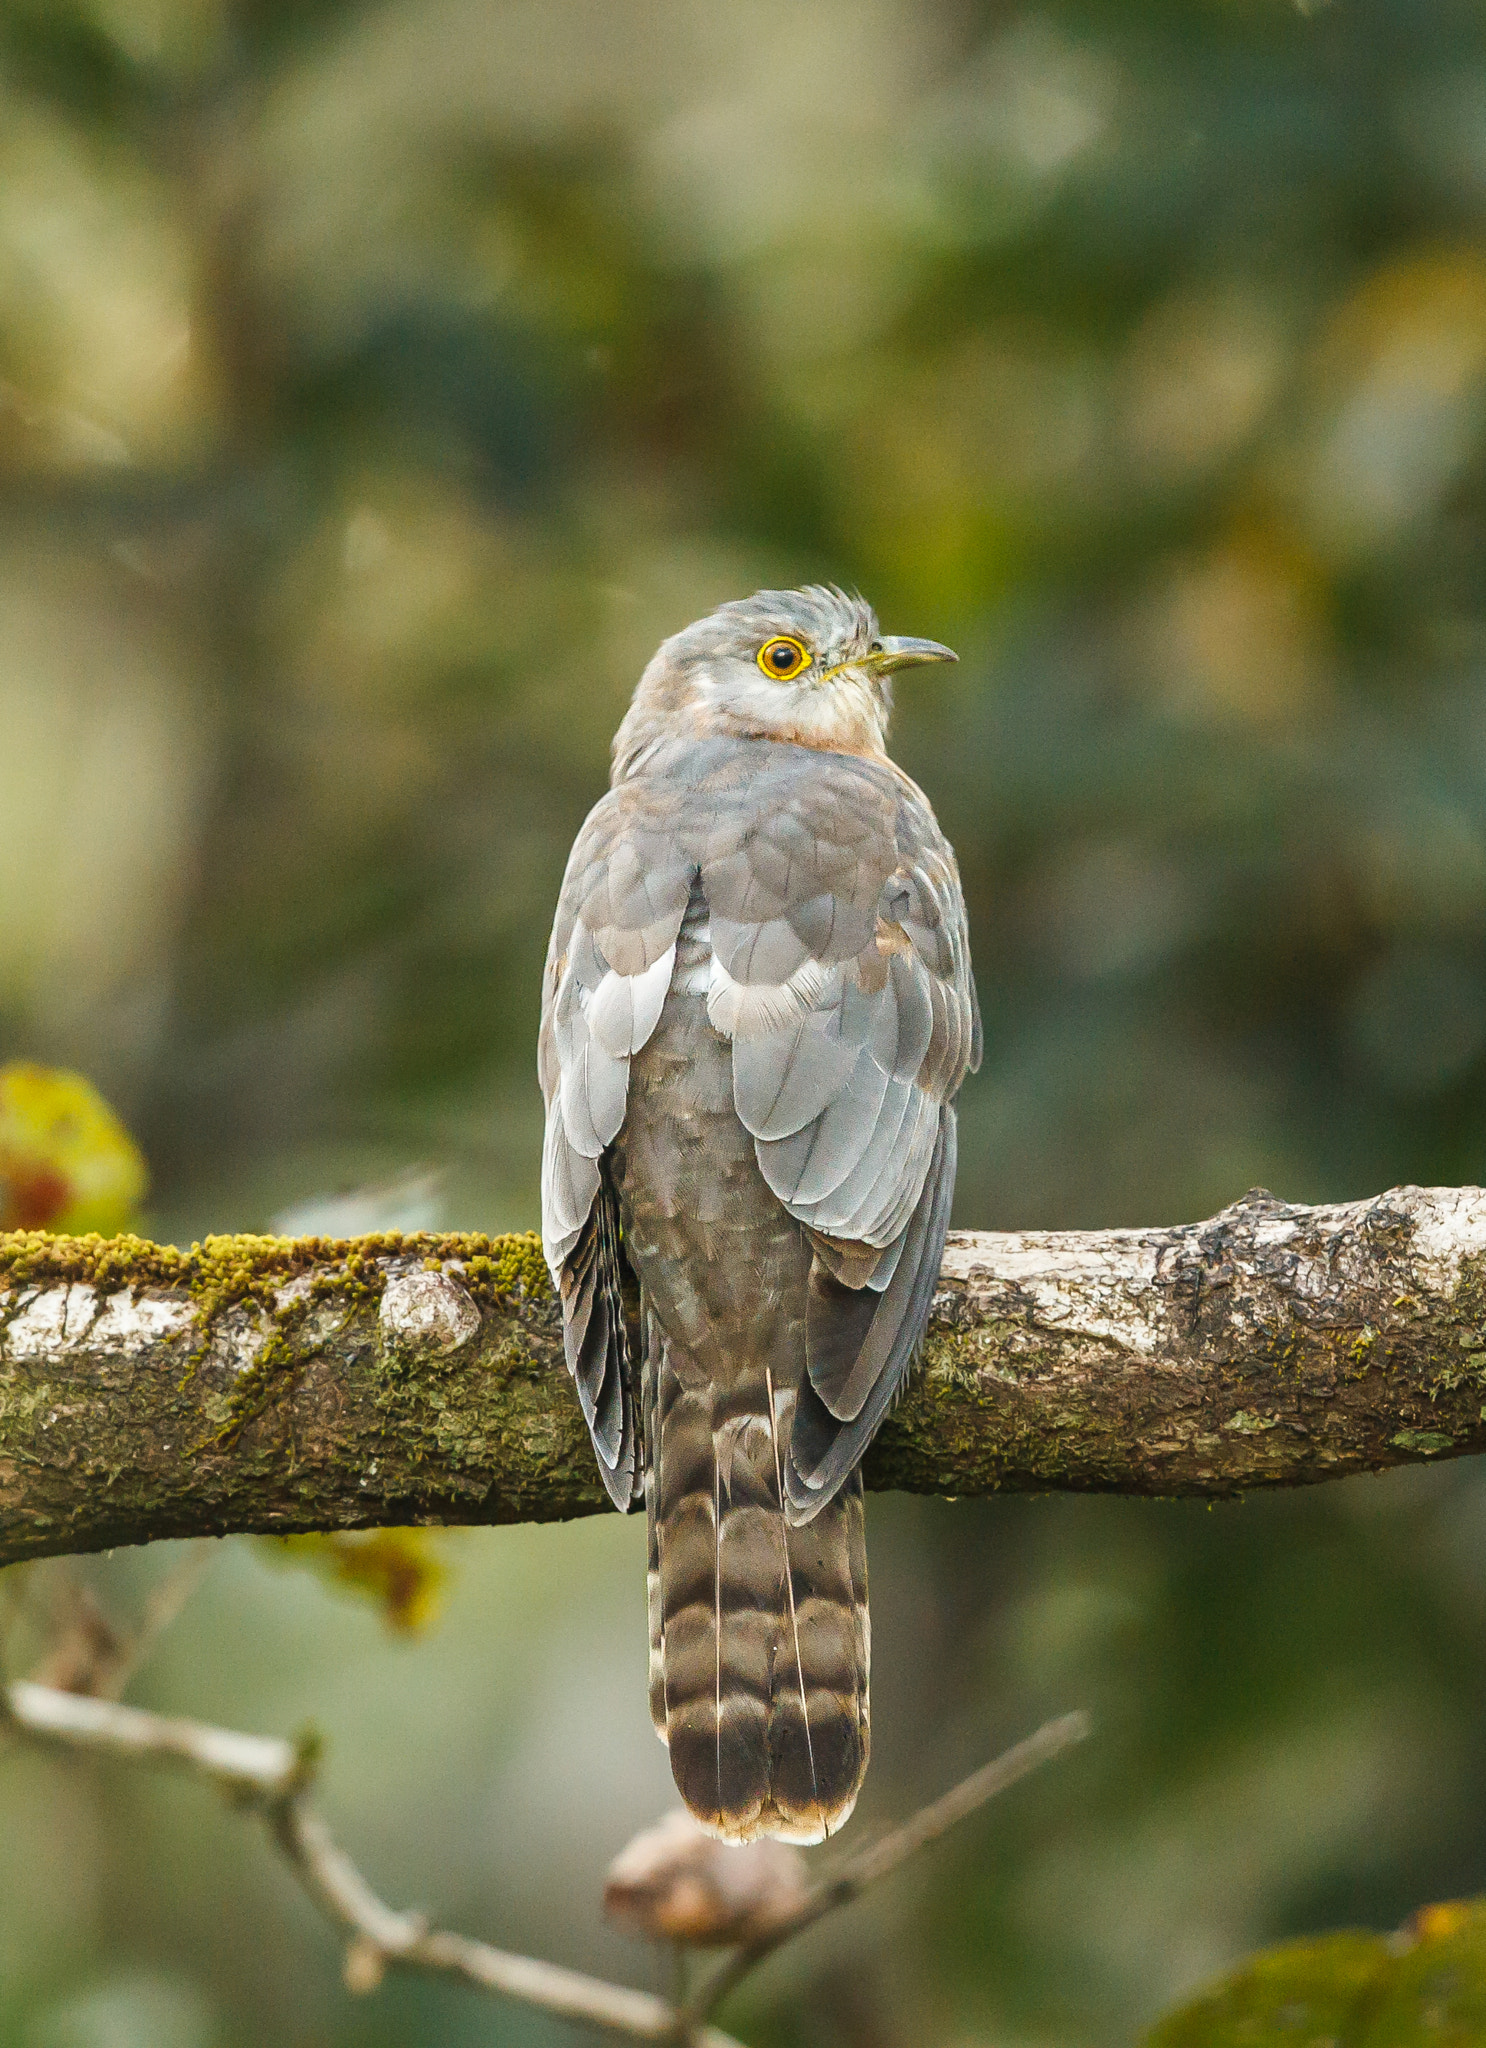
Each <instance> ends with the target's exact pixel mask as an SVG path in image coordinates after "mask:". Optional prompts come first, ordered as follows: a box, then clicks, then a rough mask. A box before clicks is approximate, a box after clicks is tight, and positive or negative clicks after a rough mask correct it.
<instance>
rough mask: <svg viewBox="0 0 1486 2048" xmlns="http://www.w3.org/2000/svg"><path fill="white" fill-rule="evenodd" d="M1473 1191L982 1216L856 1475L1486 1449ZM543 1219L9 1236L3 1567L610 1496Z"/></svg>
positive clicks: (1412, 1459) (1301, 1467)
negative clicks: (563, 1328)
mask: <svg viewBox="0 0 1486 2048" xmlns="http://www.w3.org/2000/svg"><path fill="white" fill-rule="evenodd" d="M1483 1417H1486V1192H1483V1191H1482V1190H1481V1189H1479V1188H1460V1189H1454V1188H1444V1189H1441V1188H1434V1189H1420V1188H1397V1189H1395V1190H1393V1192H1392V1193H1391V1194H1387V1195H1383V1196H1380V1197H1378V1198H1377V1199H1376V1200H1374V1201H1367V1202H1354V1203H1349V1204H1345V1205H1339V1206H1334V1207H1327V1208H1315V1209H1308V1208H1292V1207H1289V1206H1287V1205H1286V1204H1284V1203H1282V1202H1278V1201H1275V1200H1274V1199H1273V1198H1272V1197H1271V1196H1269V1195H1266V1194H1265V1193H1263V1191H1262V1190H1256V1191H1254V1192H1253V1193H1251V1194H1250V1195H1248V1196H1246V1197H1245V1198H1244V1200H1243V1201H1241V1202H1238V1203H1236V1204H1234V1206H1233V1207H1232V1208H1230V1209H1226V1210H1224V1211H1223V1213H1222V1214H1221V1215H1220V1216H1217V1217H1215V1218H1214V1219H1213V1220H1212V1221H1211V1222H1209V1223H1201V1224H1192V1225H1186V1226H1182V1227H1179V1228H1176V1229H1169V1230H1123V1231H1090V1232H1058V1233H1034V1232H1025V1233H1006V1234H1002V1233H962V1234H958V1235H956V1236H954V1237H953V1238H952V1239H951V1240H950V1245H949V1249H948V1251H947V1253H946V1256H945V1261H944V1268H943V1274H942V1280H941V1286H940V1290H939V1293H938V1295H937V1297H936V1299H935V1303H934V1313H933V1319H932V1322H931V1324H930V1329H929V1334H928V1337H927V1339H926V1341H925V1345H924V1359H923V1364H922V1366H921V1368H920V1370H919V1371H918V1373H917V1374H916V1375H915V1378H914V1380H913V1383H912V1385H911V1386H910V1388H909V1391H908V1393H907V1394H906V1396H905V1397H904V1399H903V1400H902V1402H901V1403H900V1404H899V1407H898V1409H897V1411H896V1413H895V1414H894V1415H893V1416H892V1417H891V1418H890V1420H889V1421H888V1423H887V1424H886V1426H885V1427H884V1429H883V1431H882V1434H881V1437H880V1438H879V1440H878V1443H877V1444H876V1446H875V1447H874V1449H873V1451H872V1453H871V1456H870V1458H869V1460H868V1465H867V1480H868V1484H869V1485H871V1486H874V1487H879V1488H884V1487H901V1488H906V1489H909V1490H911V1491H914V1492H921V1493H944V1494H977V1493H989V1492H994V1491H996V1490H1007V1489H1021V1490H1026V1489H1032V1490H1037V1491H1044V1490H1050V1489H1063V1490H1071V1491H1079V1492H1085V1491H1095V1492H1115V1493H1141V1494H1167V1495H1173V1494H1203V1495H1208V1496H1217V1495H1225V1494H1234V1493H1239V1492H1244V1491H1247V1490H1250V1489H1252V1488H1255V1487H1260V1486H1298V1485H1304V1484H1308V1483H1309V1482H1311V1481H1314V1480H1318V1479H1329V1478H1336V1477H1340V1476H1341V1475H1343V1474H1345V1473H1351V1472H1362V1471H1377V1470H1380V1469H1381V1468H1383V1467H1385V1466H1389V1465H1401V1464H1412V1463H1417V1462H1419V1461H1421V1460H1431V1459H1437V1458H1445V1457H1457V1456H1460V1455H1462V1454H1463V1453H1466V1452H1472V1451H1479V1450H1486V1420H1483ZM606 1504H607V1503H606V1501H605V1497H604V1494H603V1491H602V1489H601V1487H600V1486H599V1483H598V1479H597V1475H596V1472H595V1469H594V1464H593V1456H592V1453H591V1451H590V1449H589V1446H588V1441H587V1438H586V1436H585V1433H584V1429H583V1423H582V1419H581V1417H580V1415H579V1413H578V1408H577V1403H576V1401H575V1399H574V1397H573V1394H572V1390H571V1388H570V1385H569V1382H568V1379H567V1376H566V1374H565V1372H564V1371H563V1367H562V1342H561V1333H560V1327H559V1319H558V1314H557V1307H556V1304H555V1302H554V1300H553V1297H552V1291H551V1287H550V1285H549V1283H548V1279H547V1274H546V1269H545V1267H544V1266H543V1264H542V1260H541V1253H540V1249H539V1246H538V1244H537V1241H536V1239H535V1238H533V1237H529V1236H516V1237H503V1238H485V1237H466V1236H445V1237H416V1238H404V1237H397V1236H382V1237H367V1238H358V1239H355V1240H352V1241H349V1242H332V1241H330V1240H326V1239H320V1238H302V1239H286V1238H265V1237H222V1238H209V1239H208V1240H207V1241H206V1243H205V1244H204V1245H199V1246H196V1247H194V1248H193V1249H192V1250H191V1251H189V1252H181V1251H177V1250H175V1249H173V1248H171V1247H169V1246H163V1245H155V1244H150V1243H147V1242H146V1241H145V1240H143V1239H140V1238H131V1237H123V1238H107V1239H105V1238H58V1237H48V1236H46V1235H43V1234H24V1233H23V1234H14V1235H9V1236H6V1235H0V1564H5V1563H10V1562H12V1561H14V1560H15V1559H18V1558H24V1557H37V1556H44V1555H47V1554H54V1553H59V1552H68V1551H84V1550H98V1549H103V1548H107V1547H109V1546H112V1545H114V1544H124V1543H144V1542H149V1541H151V1540H153V1539H156V1538H159V1537H165V1536H203V1535H226V1534H229V1533H231V1532H234V1531H238V1530H260V1531H264V1530H266V1531H274V1532H278V1533H288V1532H290V1531H297V1530H311V1529H322V1530H323V1529H352V1528H366V1527H373V1526H377V1525H380V1524H387V1523H399V1522H401V1523H411V1522H463V1523H478V1522H515V1521H557V1520H563V1519H566V1518H568V1517H571V1516H575V1515H582V1514H590V1513H594V1512H597V1511H598V1510H600V1509H602V1508H604V1507H605V1506H606Z"/></svg>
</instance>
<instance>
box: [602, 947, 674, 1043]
mask: <svg viewBox="0 0 1486 2048" xmlns="http://www.w3.org/2000/svg"><path fill="white" fill-rule="evenodd" d="M675 961H676V948H675V945H674V943H673V944H671V945H669V946H668V947H667V948H666V950H665V952H664V953H662V954H661V956H660V958H659V959H658V960H656V961H653V962H652V963H651V965H650V966H649V967H647V968H646V969H645V972H644V973H643V974H617V973H616V972H615V971H614V969H613V968H612V967H611V968H610V969H609V972H608V973H607V974H606V975H605V976H604V978H603V980H602V981H601V982H600V983H599V985H598V987H597V988H596V989H594V990H593V991H592V992H591V993H587V992H580V994H579V1001H580V1002H581V1003H582V1005H583V1015H584V1019H585V1021H586V1022H587V1025H588V1028H589V1030H590V1032H591V1033H592V1034H593V1036H594V1038H595V1039H596V1040H597V1041H598V1043H599V1044H600V1045H601V1046H602V1047H603V1049H604V1051H605V1052H606V1053H608V1054H609V1055H610V1057H611V1058H613V1059H616V1060H618V1059H625V1058H627V1057H628V1056H629V1054H631V1053H635V1052H638V1051H639V1050H640V1048H641V1047H642V1046H643V1045H644V1044H645V1043H646V1042H647V1040H648V1039H649V1037H650V1034H651V1032H652V1031H654V1029H655V1027H656V1025H657V1024H658V1023H659V1022H660V1013H661V1011H662V1010H663V1009H664V1008H665V1003H666V992H667V990H668V989H669V988H670V986H671V970H672V968H673V966H674V965H675Z"/></svg>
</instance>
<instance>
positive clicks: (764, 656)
mask: <svg viewBox="0 0 1486 2048" xmlns="http://www.w3.org/2000/svg"><path fill="white" fill-rule="evenodd" d="M758 665H759V667H760V668H761V669H762V670H763V672H764V674H765V675H766V676H767V677H768V678H769V681H770V682H771V683H787V682H790V681H792V680H793V678H794V677H795V676H797V675H798V674H799V673H800V671H801V670H802V669H807V668H809V666H810V649H809V648H808V647H807V646H806V645H805V643H804V641H803V640H797V639H796V638H795V637H794V635H793V633H776V634H775V635H774V638H773V639H772V640H766V641H765V642H764V644H763V646H762V647H761V648H760V649H759V651H758Z"/></svg>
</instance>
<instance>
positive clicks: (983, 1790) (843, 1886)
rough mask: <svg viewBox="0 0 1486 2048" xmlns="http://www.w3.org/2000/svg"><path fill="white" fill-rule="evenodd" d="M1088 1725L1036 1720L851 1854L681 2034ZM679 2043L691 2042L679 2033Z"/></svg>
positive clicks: (1067, 1718)
mask: <svg viewBox="0 0 1486 2048" xmlns="http://www.w3.org/2000/svg"><path fill="white" fill-rule="evenodd" d="M1089 1728H1090V1722H1089V1717H1088V1715H1087V1714H1064V1715H1063V1716H1062V1717H1061V1718H1060V1719H1059V1720H1056V1721H1046V1722H1044V1723H1043V1725H1042V1727H1040V1728H1039V1729H1037V1731H1036V1732H1035V1734H1032V1735H1029V1736H1028V1737H1027V1738H1026V1740H1025V1741H1024V1742H1018V1743H1017V1744H1015V1746H1014V1747H1013V1748H1011V1749H1008V1750H1004V1751H1003V1752H1002V1754H1001V1755H1000V1756H998V1757H995V1758H993V1759H992V1761H991V1762H990V1763H988V1764H984V1765H982V1766H981V1768H980V1769H979V1770H978V1771H973V1772H972V1773H971V1774H970V1776H969V1777H968V1778H964V1779H962V1780H961V1781H960V1783H959V1784H958V1785H956V1786H954V1787H953V1788H952V1789H951V1790H950V1791H948V1792H946V1793H945V1794H944V1796H943V1797H942V1798H940V1799H936V1800H935V1801H934V1802H933V1803H932V1805H929V1806H925V1807H922V1808H921V1809H920V1810H919V1811H918V1812H917V1813H916V1814H914V1815H913V1817H912V1819H911V1820H906V1821H904V1823H903V1825H902V1826H901V1827H897V1828H894V1829H893V1830H892V1832H891V1833H890V1834H886V1835H883V1836H882V1837H881V1839H880V1840H878V1841H876V1842H872V1843H870V1844H869V1845H868V1846H867V1847H866V1848H865V1849H860V1850H858V1852H857V1853H856V1855H854V1856H852V1857H850V1858H849V1859H848V1860H847V1861H846V1862H845V1863H844V1864H843V1865H842V1867H841V1868H840V1869H839V1870H838V1871H837V1872H836V1874H835V1875H834V1876H833V1877H829V1878H827V1879H826V1880H825V1881H824V1883H822V1884H818V1885H816V1886H815V1887H814V1888H813V1890H811V1891H810V1892H808V1893H807V1894H806V1896H805V1897H804V1899H803V1900H802V1901H801V1902H800V1904H799V1905H798V1906H796V1907H795V1908H794V1909H793V1911H791V1912H789V1913H787V1914H785V1915H784V1916H783V1917H782V1918H781V1919H779V1920H776V1921H775V1922H773V1924H772V1925H770V1926H768V1927H766V1928H764V1929H763V1930H762V1931H761V1932H760V1933H759V1934H757V1935H755V1936H754V1937H753V1938H752V1940H750V1941H747V1942H745V1943H744V1944H743V1946H742V1947H741V1948H739V1949H738V1950H737V1951H736V1952H735V1953H734V1954H733V1955H731V1956H729V1958H728V1960H727V1961H726V1962H725V1963H724V1964H723V1965H722V1966H721V1968H720V1969H718V1970H716V1971H714V1973H713V1974H712V1976H711V1977H709V1978H708V1980H707V1982H706V1983H705V1984H703V1985H702V1986H701V1988H700V1989H699V1990H698V1991H697V1993H696V1994H695V1996H694V1997H693V1998H692V1999H691V2001H690V2003H689V2004H688V2005H687V2006H686V2007H685V2008H684V2010H683V2013H682V2026H683V2030H684V2029H686V2028H697V2027H700V2026H701V2025H702V2023H703V2022H704V2021H706V2020H707V2019H708V2018H709V2017H710V2015H711V2014H712V2013H714V2012H715V2011H716V2010H717V2008H718V2006H719V2005H720V2004H721V2003H722V2001H723V1999H724V1998H726V1997H727V1995H728V1993H729V1992H730V1991H732V1990H733V1989H734V1988H735V1986H736V1985H738V1984H739V1983H741V1981H742V1980H743V1978H744V1977H746V1976H747V1975H748V1973H749V1971H750V1970H752V1969H754V1968H755V1967H756V1966H757V1965H758V1964H759V1963H761V1962H762V1961H763V1960H764V1957H765V1956H769V1955H772V1954H773V1953H774V1951H775V1950H776V1949H778V1948H781V1947H782V1946H783V1945H784V1943H785V1942H787V1941H791V1940H793V1938H794V1937H795V1935H797V1934H799V1933H801V1932H802V1931H803V1930H804V1929H805V1928H807V1927H813V1926H814V1925H815V1923H816V1921H817V1920H822V1919H824V1918H825V1916H826V1914H827V1913H833V1912H835V1910H836V1908H837V1907H838V1906H847V1905H850V1904H851V1902H852V1900H853V1899H858V1898H860V1897H861V1895H862V1893H863V1892H864V1891H865V1890H866V1889H867V1887H868V1885H872V1884H876V1883H877V1882H878V1880H879V1879H880V1878H884V1877H886V1876H887V1875H888V1873H889V1872H890V1871H893V1870H896V1869H897V1868H898V1865H899V1864H900V1863H904V1862H906V1861H907V1859H908V1858H909V1857H910V1856H912V1855H914V1854H915V1853H916V1852H917V1851H918V1850H920V1849H922V1848H924V1847H925V1846H926V1845H927V1844H928V1843H929V1842H935V1841H937V1840H938V1839H939V1837H940V1836H941V1835H942V1834H945V1833H947V1831H948V1830H949V1829H950V1828H952V1827H954V1826H955V1824H956V1822H958V1821H962V1820H964V1819H965V1818H966V1817H967V1816H968V1815H970V1814H972V1813H974V1812H975V1810H976V1808H977V1807H980V1806H984V1805H985V1804H986V1802H987V1800H990V1799H994V1798H995V1797H996V1795H997V1793H998V1792H1005V1791H1006V1790H1007V1789H1008V1788H1009V1787H1010V1786H1012V1785H1015V1784H1016V1783H1017V1782H1018V1780H1019V1779H1021V1778H1025V1777H1027V1776H1028V1775H1029V1774H1030V1773H1031V1772H1033V1771H1035V1770H1037V1769H1038V1768H1039V1767H1040V1766H1041V1765H1043V1764H1045V1763H1050V1762H1051V1761H1052V1759H1053V1758H1054V1757H1055V1756H1061V1755H1062V1753H1063V1751H1064V1750H1065V1749H1071V1748H1072V1747H1073V1745H1074V1744H1075V1743H1076V1742H1082V1741H1083V1740H1084V1739H1085V1737H1086V1736H1087V1735H1088V1733H1089ZM683 2038H685V2039H690V2038H695V2037H694V2036H691V2035H687V2034H685V2033H684V2032H683Z"/></svg>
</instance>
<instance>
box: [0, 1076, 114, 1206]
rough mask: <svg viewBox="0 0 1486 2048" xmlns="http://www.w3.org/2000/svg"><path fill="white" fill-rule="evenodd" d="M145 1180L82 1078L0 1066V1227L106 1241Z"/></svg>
mask: <svg viewBox="0 0 1486 2048" xmlns="http://www.w3.org/2000/svg"><path fill="white" fill-rule="evenodd" d="M148 1181H149V1176H148V1173H147V1172H146V1169H145V1163H144V1160H143V1158H142V1157H141V1155H140V1151H139V1148H138V1146H137V1145H136V1144H135V1143H134V1140H133V1139H132V1138H131V1137H130V1135H129V1133H128V1132H127V1131H126V1130H125V1128H124V1126H123V1125H122V1124H121V1123H120V1122H119V1120H118V1118H117V1117H116V1116H115V1115H114V1113H113V1111H112V1110H111V1109H110V1108H109V1106H108V1104H107V1103H106V1102H105V1101H104V1100H103V1097H102V1096H101V1095H100V1094H99V1093H98V1091H97V1089H96V1088H94V1086H93V1084H92V1083H91V1082H90V1081H87V1080H85V1079H84V1078H83V1076H82V1075H81V1074H71V1073H67V1072H65V1071H64V1070H63V1069H61V1068H59V1067H39V1066H34V1065H32V1064H31V1063H30V1062H29V1061H25V1060H17V1061H15V1062H13V1063H12V1064H11V1065H9V1066H3V1067H0V1230H55V1231H60V1232H64V1233H66V1234H67V1235H69V1236H79V1235H81V1234H82V1233H83V1232H85V1231H89V1230H96V1231H99V1232H101V1233H102V1235H103V1236H105V1237H112V1236H114V1235H115V1234H116V1233H117V1232H119V1231H121V1230H127V1229H128V1228H129V1226H130V1224H131V1223H132V1222H133V1221H134V1217H135V1212H136V1210H137V1208H138V1206H139V1203H140V1202H141V1200H142V1199H143V1197H144V1191H145V1188H146V1186H147V1185H148Z"/></svg>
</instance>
